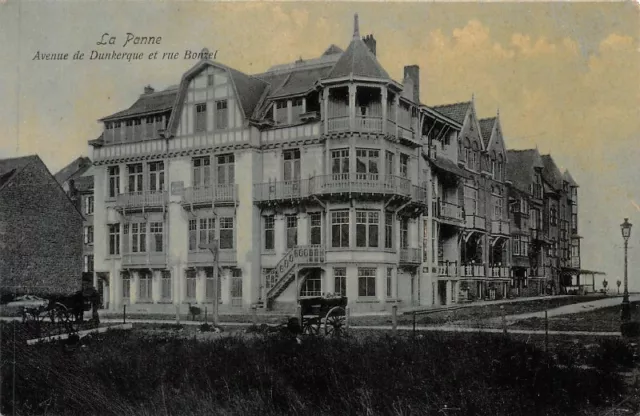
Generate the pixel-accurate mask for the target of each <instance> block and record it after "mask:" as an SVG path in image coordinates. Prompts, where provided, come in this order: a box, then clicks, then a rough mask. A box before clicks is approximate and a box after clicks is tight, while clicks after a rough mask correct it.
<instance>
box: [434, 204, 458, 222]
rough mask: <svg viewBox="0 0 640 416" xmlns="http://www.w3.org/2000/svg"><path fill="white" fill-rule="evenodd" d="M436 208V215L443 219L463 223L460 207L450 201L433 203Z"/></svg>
mask: <svg viewBox="0 0 640 416" xmlns="http://www.w3.org/2000/svg"><path fill="white" fill-rule="evenodd" d="M435 206H436V208H437V212H436V217H437V218H439V219H441V220H444V221H452V222H456V223H464V213H463V211H462V207H461V206H460V205H458V204H454V203H451V202H445V201H440V203H439V204H435Z"/></svg>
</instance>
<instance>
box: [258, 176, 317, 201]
mask: <svg viewBox="0 0 640 416" xmlns="http://www.w3.org/2000/svg"><path fill="white" fill-rule="evenodd" d="M310 181H311V180H310V179H299V180H295V181H281V182H267V183H258V184H255V185H254V186H253V199H254V200H256V201H277V200H283V199H298V198H307V197H309V196H310V195H311V192H310Z"/></svg>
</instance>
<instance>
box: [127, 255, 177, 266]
mask: <svg viewBox="0 0 640 416" xmlns="http://www.w3.org/2000/svg"><path fill="white" fill-rule="evenodd" d="M166 265H167V258H166V256H165V253H123V254H122V267H158V268H165V267H166Z"/></svg>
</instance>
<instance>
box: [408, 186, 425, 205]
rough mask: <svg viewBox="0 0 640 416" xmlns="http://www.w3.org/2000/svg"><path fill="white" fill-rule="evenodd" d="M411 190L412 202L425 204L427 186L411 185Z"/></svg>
mask: <svg viewBox="0 0 640 416" xmlns="http://www.w3.org/2000/svg"><path fill="white" fill-rule="evenodd" d="M411 190H412V192H411V199H412V200H413V201H414V202H416V203H418V204H422V205H427V188H423V187H421V186H416V185H412V186H411Z"/></svg>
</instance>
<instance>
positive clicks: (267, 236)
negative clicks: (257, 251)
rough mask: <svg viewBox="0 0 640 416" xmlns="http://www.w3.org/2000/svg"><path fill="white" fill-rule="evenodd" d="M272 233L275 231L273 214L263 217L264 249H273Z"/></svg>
mask: <svg viewBox="0 0 640 416" xmlns="http://www.w3.org/2000/svg"><path fill="white" fill-rule="evenodd" d="M274 233H275V218H274V216H273V215H269V216H267V217H264V249H265V250H274V249H275V241H274Z"/></svg>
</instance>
